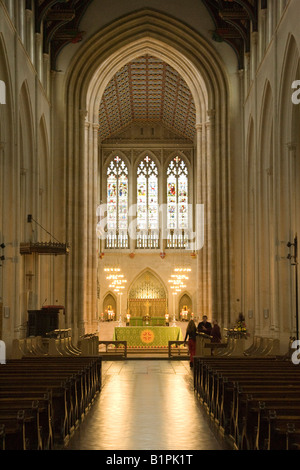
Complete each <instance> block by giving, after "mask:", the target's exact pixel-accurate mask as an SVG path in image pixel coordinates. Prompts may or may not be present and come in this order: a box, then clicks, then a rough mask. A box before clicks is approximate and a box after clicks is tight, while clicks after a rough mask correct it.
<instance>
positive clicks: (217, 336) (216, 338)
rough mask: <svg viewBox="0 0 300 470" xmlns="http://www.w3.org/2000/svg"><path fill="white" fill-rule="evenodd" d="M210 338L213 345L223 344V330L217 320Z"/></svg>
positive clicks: (214, 322)
mask: <svg viewBox="0 0 300 470" xmlns="http://www.w3.org/2000/svg"><path fill="white" fill-rule="evenodd" d="M210 336H212V340H211V342H212V343H221V338H222V337H221V330H220V327H219V325H218V322H217V320H214V321H213V327H212V329H211V332H210Z"/></svg>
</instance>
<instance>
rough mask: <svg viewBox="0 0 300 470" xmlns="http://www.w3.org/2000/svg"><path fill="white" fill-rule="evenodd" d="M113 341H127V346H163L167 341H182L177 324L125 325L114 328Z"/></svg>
mask: <svg viewBox="0 0 300 470" xmlns="http://www.w3.org/2000/svg"><path fill="white" fill-rule="evenodd" d="M113 340H114V341H127V347H128V348H165V347H168V345H169V341H182V340H183V337H182V331H181V328H179V327H177V326H126V327H116V328H115V329H114V337H113Z"/></svg>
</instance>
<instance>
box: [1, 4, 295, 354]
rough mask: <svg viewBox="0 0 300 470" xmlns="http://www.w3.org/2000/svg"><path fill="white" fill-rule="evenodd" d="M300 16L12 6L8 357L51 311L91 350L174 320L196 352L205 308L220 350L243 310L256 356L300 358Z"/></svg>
mask: <svg viewBox="0 0 300 470" xmlns="http://www.w3.org/2000/svg"><path fill="white" fill-rule="evenodd" d="M299 13H300V5H299V0H186V1H185V2H178V1H171V0H165V1H164V2H160V1H158V0H127V1H126V2H125V1H122V0H110V1H107V0H80V1H79V0H39V1H37V0H0V340H1V343H2V344H3V345H5V352H6V358H7V359H10V358H12V359H14V357H15V345H16V344H20V342H21V341H23V340H25V339H26V338H28V337H33V336H39V335H40V332H41V328H44V327H45V325H43V326H40V327H37V323H38V318H39V314H40V313H41V312H42V317H43V318H45V315H47V313H48V314H49V317H47V318H48V324H47V326H46V327H47V328H48V330H47V333H49V332H51V331H52V330H61V331H63V330H64V331H68V332H69V333H68V334H70V335H71V338H72V344H73V345H74V348H76V350H77V348H79V347H80V344H81V341H82V339H83V338H86V337H88V336H93V335H98V337H100V338H101V340H103V341H106V340H107V341H112V340H113V339H116V336H115V333H114V329H115V327H117V326H119V327H121V326H123V327H124V326H125V327H126V326H127V327H139V326H143V325H145V324H146V325H148V326H149V328H150V327H164V328H165V327H166V326H168V328H169V329H170V326H171V325H173V326H174V325H175V324H176V325H177V326H179V327H180V329H181V330H182V331H181V332H179V336H178V338H177V339H178V340H179V339H180V340H181V341H182V340H183V339H184V335H185V330H186V327H187V324H188V322H189V321H190V320H191V319H193V320H194V321H195V323H196V324H198V323H199V322H200V321H201V320H202V317H203V316H204V315H206V316H207V317H208V319H209V321H210V322H211V323H213V322H217V323H218V325H219V327H220V329H221V333H222V339H223V341H225V338H226V332H228V331H232V329H234V328H235V326H236V324H237V321H238V318H239V317H240V316H242V317H243V321H244V322H245V325H246V326H245V328H246V331H247V347H249V346H250V345H251V344H252V343H253V342H254V341H255V339H256V338H263V339H265V340H270V341H273V343H272V344H276V352H277V353H278V354H281V355H285V354H287V353H288V351H289V348H290V344H291V340H296V339H298V338H299V325H298V308H299V300H298V290H299V280H298V252H297V249H298V234H299V233H300V189H299V188H300V185H299V178H300V132H299V126H300V93H299V89H300V30H299ZM51 312H52V314H53V317H51V315H50V314H51ZM53 312H54V313H53ZM128 331H129V330H128ZM113 335H114V336H113ZM148 340H149V339H148ZM145 341H146V339H145ZM149 341H150V340H149ZM74 350H75V349H74Z"/></svg>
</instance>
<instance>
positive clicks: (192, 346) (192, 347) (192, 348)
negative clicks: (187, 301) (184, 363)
mask: <svg viewBox="0 0 300 470" xmlns="http://www.w3.org/2000/svg"><path fill="white" fill-rule="evenodd" d="M196 336H197V328H196V325H195V322H194V320H190V321H189V323H188V326H187V328H186V334H185V338H184V341H186V340H187V338H188V339H189V342H188V345H189V354H190V367H193V366H194V356H195V353H196Z"/></svg>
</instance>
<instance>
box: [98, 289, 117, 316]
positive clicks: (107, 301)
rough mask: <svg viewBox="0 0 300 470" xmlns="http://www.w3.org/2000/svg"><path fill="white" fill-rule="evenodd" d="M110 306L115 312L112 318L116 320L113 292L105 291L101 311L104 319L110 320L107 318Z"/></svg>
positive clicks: (115, 304)
mask: <svg viewBox="0 0 300 470" xmlns="http://www.w3.org/2000/svg"><path fill="white" fill-rule="evenodd" d="M110 307H111V308H112V311H113V312H114V313H115V316H114V319H115V320H116V315H117V314H118V302H117V298H116V296H115V294H114V293H113V292H111V291H109V292H107V293H106V294H105V296H104V299H103V306H102V312H103V315H104V320H110V319H112V318H113V317H112V318H109V308H110Z"/></svg>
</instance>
